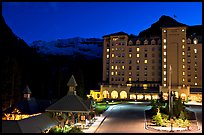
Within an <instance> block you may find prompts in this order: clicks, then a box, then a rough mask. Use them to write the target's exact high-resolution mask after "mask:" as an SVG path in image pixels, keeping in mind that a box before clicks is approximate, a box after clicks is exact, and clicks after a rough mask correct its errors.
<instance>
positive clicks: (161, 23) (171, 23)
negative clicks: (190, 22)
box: [139, 15, 187, 37]
mask: <svg viewBox="0 0 204 135" xmlns="http://www.w3.org/2000/svg"><path fill="white" fill-rule="evenodd" d="M178 26H187V25H186V24H183V23H180V22H178V21H176V20H175V19H173V18H171V17H170V16H166V15H162V16H161V17H160V18H159V20H158V21H157V22H155V23H153V24H152V25H151V27H150V28H148V29H146V30H143V31H141V32H140V33H139V37H150V36H159V35H160V32H161V27H178Z"/></svg>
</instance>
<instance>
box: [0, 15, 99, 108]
mask: <svg viewBox="0 0 204 135" xmlns="http://www.w3.org/2000/svg"><path fill="white" fill-rule="evenodd" d="M0 32H1V33H2V36H1V38H0V61H1V66H0V89H1V100H2V110H4V109H6V108H8V107H9V106H10V105H13V104H15V103H18V102H19V101H20V100H22V98H23V93H22V91H23V90H24V88H25V87H26V85H28V86H29V88H30V89H31V91H32V97H35V98H40V99H53V98H55V99H58V98H60V97H62V96H64V95H65V94H66V93H67V90H68V87H67V82H68V81H69V78H70V77H71V75H72V74H73V75H74V77H75V79H76V81H77V83H78V87H77V93H78V95H80V96H81V97H83V98H86V94H88V93H89V90H90V89H94V88H97V87H98V88H99V86H98V82H100V81H101V79H102V59H92V60H87V59H85V58H84V57H83V56H80V55H78V56H76V57H74V56H57V55H56V56H55V55H41V54H38V53H37V52H36V50H35V49H33V48H30V47H29V46H28V45H27V44H26V43H25V42H24V41H23V39H20V38H18V37H17V36H16V35H15V34H14V33H13V32H12V30H11V29H10V28H9V27H8V26H7V24H6V23H5V21H4V18H3V16H2V17H1V27H0Z"/></svg>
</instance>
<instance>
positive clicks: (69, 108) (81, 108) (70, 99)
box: [45, 94, 90, 112]
mask: <svg viewBox="0 0 204 135" xmlns="http://www.w3.org/2000/svg"><path fill="white" fill-rule="evenodd" d="M89 108H90V107H89V106H88V105H87V103H85V101H84V100H83V99H82V98H80V97H79V96H77V95H75V94H68V95H66V96H64V97H62V98H61V99H59V100H58V101H57V102H55V103H54V104H52V105H51V106H49V107H48V108H47V109H46V110H45V111H48V112H89V111H90V109H89Z"/></svg>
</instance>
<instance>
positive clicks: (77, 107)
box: [45, 75, 91, 127]
mask: <svg viewBox="0 0 204 135" xmlns="http://www.w3.org/2000/svg"><path fill="white" fill-rule="evenodd" d="M67 86H68V88H69V90H68V93H67V95H65V96H64V97H62V98H61V99H59V100H58V101H56V102H55V103H54V104H52V105H51V106H49V107H48V108H47V109H46V110H45V111H46V112H50V113H51V114H52V117H55V118H57V119H58V120H59V121H61V124H60V126H62V127H63V126H64V124H70V125H74V124H76V123H79V122H83V123H85V120H86V117H87V116H88V113H89V112H90V107H91V104H90V103H91V102H89V104H87V102H86V101H85V100H83V99H82V98H81V97H79V96H78V95H77V94H76V91H75V89H76V86H77V83H76V80H75V78H74V76H73V75H72V76H71V78H70V79H69V81H68V83H67Z"/></svg>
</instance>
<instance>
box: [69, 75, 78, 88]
mask: <svg viewBox="0 0 204 135" xmlns="http://www.w3.org/2000/svg"><path fill="white" fill-rule="evenodd" d="M67 86H77V83H76V80H75V78H74V76H73V75H72V76H71V78H70V79H69V81H68V83H67Z"/></svg>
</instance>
